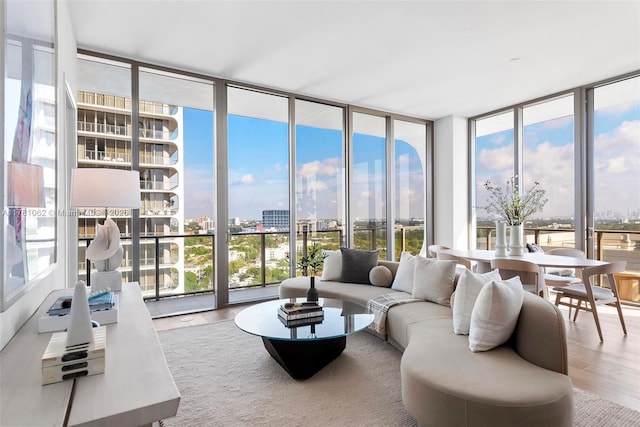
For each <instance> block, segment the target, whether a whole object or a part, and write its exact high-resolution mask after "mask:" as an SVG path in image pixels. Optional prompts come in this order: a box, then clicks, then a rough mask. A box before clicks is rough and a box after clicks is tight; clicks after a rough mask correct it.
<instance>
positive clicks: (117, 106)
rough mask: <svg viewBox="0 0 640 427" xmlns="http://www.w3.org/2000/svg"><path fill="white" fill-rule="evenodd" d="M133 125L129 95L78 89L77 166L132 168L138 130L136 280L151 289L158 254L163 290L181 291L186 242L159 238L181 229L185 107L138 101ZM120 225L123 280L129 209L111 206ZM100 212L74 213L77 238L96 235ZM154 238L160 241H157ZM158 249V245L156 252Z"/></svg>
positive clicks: (127, 265)
mask: <svg viewBox="0 0 640 427" xmlns="http://www.w3.org/2000/svg"><path fill="white" fill-rule="evenodd" d="M139 105H140V107H139V110H140V113H139V121H138V124H137V126H135V125H134V124H133V123H132V122H131V117H132V116H131V99H129V98H125V97H121V96H114V95H107V94H101V93H95V92H89V91H78V167H94V168H95V167H108V168H120V169H131V168H132V166H133V163H132V159H133V156H132V145H131V141H132V130H134V131H135V129H136V127H137V129H138V133H139V149H138V158H139V171H140V190H141V199H142V200H141V206H140V279H139V283H140V286H141V288H142V290H143V293H145V294H151V293H153V292H154V290H155V283H156V275H155V274H156V271H155V270H156V258H157V259H158V268H159V276H158V277H159V279H158V280H159V287H160V290H161V292H165V293H166V292H169V293H171V292H183V291H184V279H183V273H182V272H183V270H184V269H183V265H184V242H183V240H182V239H180V238H175V239H172V238H170V237H166V238H158V237H157V236H164V235H168V234H170V233H179V234H182V233H184V209H181V206H180V202H181V201H184V197H183V196H184V187H183V184H182V182H181V179H180V178H182V177H184V173H183V170H184V165H183V162H182V156H179V155H178V154H179V153H180V152H181V151H182V150H183V132H182V129H183V110H182V108H181V107H176V106H173V105H168V104H162V103H157V102H148V101H140V103H139ZM109 215H110V216H111V217H112V219H113V220H114V221H116V223H117V224H118V227H119V228H120V232H121V238H122V245H123V248H124V260H123V262H122V265H121V267H120V271H122V272H123V281H131V280H132V261H131V260H132V251H131V245H132V240H131V216H130V211H128V210H125V211H123V212H121V211H119V210H110V211H109ZM103 218H104V210H84V211H80V212H79V214H78V236H79V238H81V239H82V238H85V239H86V238H91V237H93V236H95V232H96V224H97V223H98V221H102V219H103ZM156 239H157V240H158V244H157V245H156ZM156 247H157V248H158V249H159V252H158V254H156ZM78 259H79V262H80V267H79V270H80V271H79V275H80V278H81V279H86V274H87V268H86V264H85V259H86V258H85V245H84V244H80V249H79V254H78Z"/></svg>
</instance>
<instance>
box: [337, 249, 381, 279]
mask: <svg viewBox="0 0 640 427" xmlns="http://www.w3.org/2000/svg"><path fill="white" fill-rule="evenodd" d="M340 252H342V275H341V276H340V281H341V282H345V283H362V284H365V285H369V284H370V282H369V272H370V271H371V269H372V268H373V267H375V266H376V265H378V255H379V254H380V250H379V249H378V250H375V251H363V250H359V249H351V248H340Z"/></svg>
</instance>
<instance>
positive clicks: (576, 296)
mask: <svg viewBox="0 0 640 427" xmlns="http://www.w3.org/2000/svg"><path fill="white" fill-rule="evenodd" d="M626 266H627V262H626V261H618V262H612V263H608V264H603V265H598V266H595V267H585V268H583V269H582V283H578V284H573V285H569V286H563V287H556V288H553V290H554V291H556V292H557V294H556V302H555V304H556V305H564V306H567V307H569V308H570V309H571V308H575V310H576V311H575V313H574V315H573V321H574V322H575V321H576V318H577V317H578V312H579V311H580V310H584V311H590V312H591V313H592V314H593V320H594V321H595V322H596V328H597V329H598V335H599V336H600V342H603V341H604V340H603V339H602V330H601V328H600V320H599V319H598V310H597V306H598V305H603V304H607V305H613V306H615V307H616V308H617V309H618V317H619V318H620V324H621V325H622V331H623V332H624V334H625V335H627V327H626V326H625V324H624V317H622V307H621V306H620V296H619V295H618V287H617V285H616V278H615V276H614V275H615V273H621V272H623V271H624V269H625V268H626ZM601 274H602V275H606V277H607V280H608V282H609V289H607V288H604V287H601V286H597V285H596V284H595V283H594V280H595V278H596V277H598V276H599V275H601ZM563 298H569V302H565V301H563V300H562V299H563ZM573 300H576V301H577V302H576V303H575V304H573Z"/></svg>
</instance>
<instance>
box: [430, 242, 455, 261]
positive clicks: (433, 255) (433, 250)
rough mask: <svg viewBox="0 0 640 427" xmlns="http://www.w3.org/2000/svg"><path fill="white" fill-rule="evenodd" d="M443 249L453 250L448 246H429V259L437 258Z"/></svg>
mask: <svg viewBox="0 0 640 427" xmlns="http://www.w3.org/2000/svg"><path fill="white" fill-rule="evenodd" d="M442 249H451V248H450V247H448V246H442V245H429V247H428V248H427V254H428V255H429V258H437V257H438V251H441V250H442Z"/></svg>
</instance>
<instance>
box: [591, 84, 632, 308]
mask: <svg viewBox="0 0 640 427" xmlns="http://www.w3.org/2000/svg"><path fill="white" fill-rule="evenodd" d="M593 104H594V105H593V114H594V115H593V129H592V132H593V165H592V166H593V181H592V182H593V213H592V218H591V219H590V223H589V226H590V227H593V229H594V230H595V231H596V233H595V236H594V238H593V239H592V244H593V248H592V249H593V251H594V255H596V256H598V257H600V258H602V259H605V260H619V259H622V260H625V261H627V270H631V271H636V272H640V171H639V170H638V165H640V77H634V78H630V79H627V80H622V81H618V82H613V83H610V84H607V85H603V86H598V87H596V88H595V89H594V91H593ZM627 285H630V286H633V283H626V281H625V283H624V284H623V286H627ZM636 286H637V285H636ZM635 289H636V291H635V292H633V293H628V294H627V293H625V295H624V296H629V297H632V298H634V299H635V300H637V301H640V295H639V294H638V292H637V287H636V288H635ZM625 292H626V289H625Z"/></svg>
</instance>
